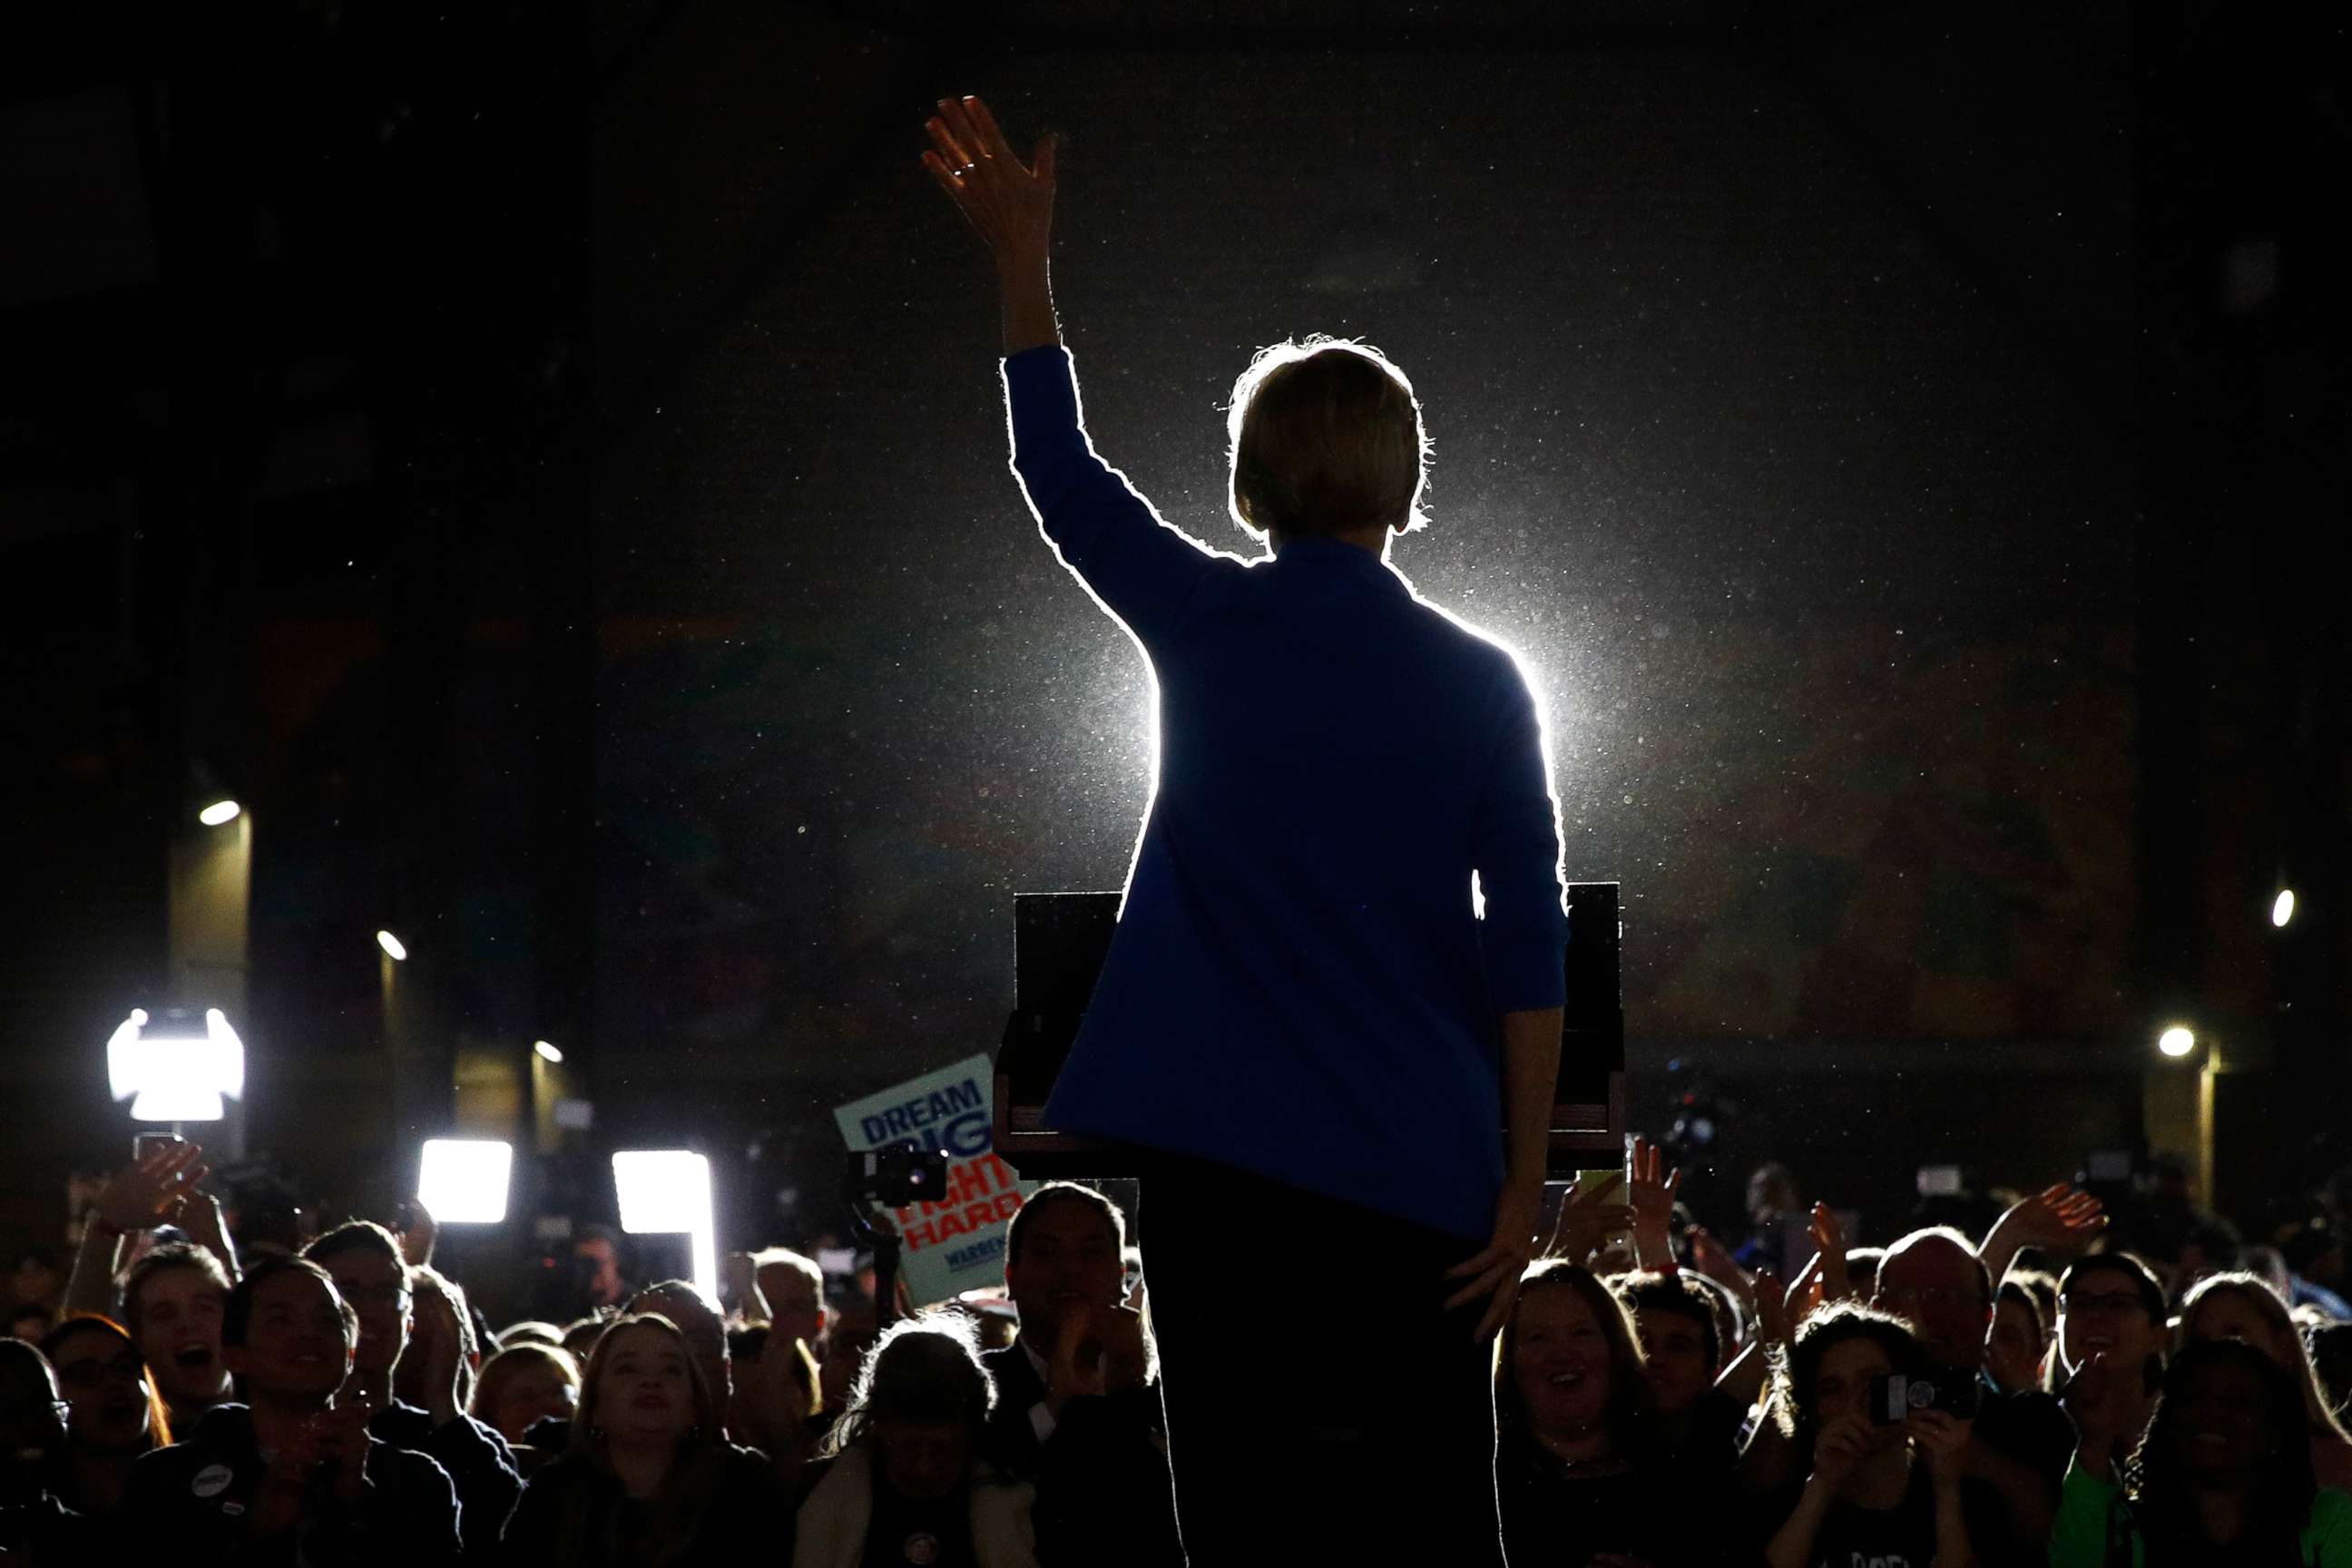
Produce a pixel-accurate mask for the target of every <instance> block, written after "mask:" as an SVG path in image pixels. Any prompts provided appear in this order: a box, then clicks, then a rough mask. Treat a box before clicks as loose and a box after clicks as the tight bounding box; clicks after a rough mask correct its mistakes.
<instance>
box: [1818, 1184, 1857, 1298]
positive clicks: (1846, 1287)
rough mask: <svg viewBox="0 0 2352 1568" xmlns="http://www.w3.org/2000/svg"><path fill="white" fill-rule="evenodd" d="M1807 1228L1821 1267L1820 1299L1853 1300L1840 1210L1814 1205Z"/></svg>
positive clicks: (1820, 1204)
mask: <svg viewBox="0 0 2352 1568" xmlns="http://www.w3.org/2000/svg"><path fill="white" fill-rule="evenodd" d="M1807 1228H1808V1229H1809V1230H1810V1232H1811V1236H1812V1238H1813V1256H1814V1258H1816V1259H1817V1260H1818V1261H1819V1263H1820V1264H1821V1282H1822V1289H1821V1299H1822V1300H1824V1301H1850V1300H1853V1293H1854V1292H1853V1281H1852V1280H1851V1279H1848V1278H1847V1277H1846V1268H1845V1226H1843V1225H1842V1224H1840V1223H1839V1221H1838V1216H1837V1211H1836V1210H1834V1209H1832V1208H1831V1207H1830V1205H1827V1204H1824V1203H1817V1204H1815V1205H1813V1212H1812V1215H1811V1225H1810V1226H1808V1227H1807Z"/></svg>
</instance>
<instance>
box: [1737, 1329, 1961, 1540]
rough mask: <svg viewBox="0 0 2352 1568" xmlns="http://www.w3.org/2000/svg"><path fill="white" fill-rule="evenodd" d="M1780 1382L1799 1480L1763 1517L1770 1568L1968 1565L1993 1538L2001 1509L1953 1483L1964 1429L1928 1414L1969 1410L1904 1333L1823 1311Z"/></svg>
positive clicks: (1953, 1419) (1800, 1338) (1801, 1334)
mask: <svg viewBox="0 0 2352 1568" xmlns="http://www.w3.org/2000/svg"><path fill="white" fill-rule="evenodd" d="M1938 1375H1943V1376H1945V1377H1946V1379H1947V1381H1946V1383H1945V1384H1940V1385H1939V1384H1937V1383H1936V1382H1934V1381H1933V1380H1934V1379H1935V1378H1936V1377H1937V1376H1938ZM1970 1375H1973V1374H1970ZM1781 1379H1782V1387H1781V1390H1780V1393H1781V1398H1780V1401H1779V1408H1780V1410H1781V1411H1783V1412H1786V1413H1787V1416H1786V1418H1787V1419H1789V1420H1790V1421H1791V1423H1792V1426H1791V1429H1790V1432H1789V1436H1790V1441H1791V1443H1792V1444H1793V1446H1794V1447H1795V1450H1796V1452H1797V1454H1798V1455H1799V1456H1800V1458H1801V1464H1802V1467H1803V1468H1804V1469H1805V1471H1806V1476H1805V1479H1804V1481H1803V1483H1802V1485H1801V1487H1800V1488H1798V1489H1797V1491H1796V1495H1795V1496H1793V1497H1789V1496H1786V1495H1784V1496H1783V1497H1782V1499H1781V1500H1780V1505H1779V1506H1777V1507H1775V1508H1774V1509H1772V1510H1770V1512H1769V1514H1768V1516H1767V1517H1768V1520H1769V1519H1772V1518H1777V1520H1778V1523H1777V1526H1776V1527H1775V1528H1773V1530H1772V1531H1771V1534H1770V1536H1769V1539H1768V1541H1767V1542H1766V1543H1765V1548H1764V1556H1765V1560H1766V1561H1767V1562H1768V1563H1769V1564H1770V1565H1771V1568H1849V1565H1850V1564H1852V1563H1905V1564H1908V1565H1909V1568H1965V1565H1969V1564H1973V1563H1976V1562H1978V1558H1977V1556H1976V1552H1975V1548H1974V1545H1973V1542H1975V1541H1976V1540H1977V1539H1978V1538H1979V1536H1980V1535H1984V1536H1987V1537H1988V1538H1990V1535H1991V1534H1992V1533H1993V1532H1995V1531H1998V1529H1999V1510H2000V1498H1999V1497H1998V1495H1997V1494H1994V1493H1993V1492H1991V1491H1990V1489H1988V1488H1986V1487H1984V1486H1983V1485H1982V1484H1981V1483H1979V1482H1972V1481H1969V1479H1967V1478H1966V1476H1965V1475H1964V1474H1963V1468H1962V1464H1961V1458H1960V1456H1961V1451H1962V1450H1963V1449H1964V1448H1965V1447H1967V1445H1968V1441H1969V1435H1970V1434H1969V1427H1970V1421H1969V1417H1967V1416H1964V1415H1955V1414H1953V1413H1952V1412H1951V1411H1950V1410H1949V1409H1946V1408H1938V1405H1945V1404H1949V1403H1961V1404H1965V1403H1967V1402H1966V1401H1965V1400H1954V1399H1952V1398H1951V1394H1952V1390H1951V1388H1950V1386H1949V1382H1948V1373H1939V1371H1938V1369H1937V1368H1935V1367H1934V1366H1933V1365H1932V1363H1930V1362H1929V1360H1928V1357H1927V1351H1926V1348H1925V1347H1924V1346H1923V1345H1922V1344H1921V1343H1920V1341H1919V1338H1918V1336H1917V1335H1916V1334H1914V1333H1913V1332H1912V1331H1911V1326H1910V1325H1909V1324H1908V1323H1906V1321H1903V1320H1902V1319H1901V1318H1898V1317H1895V1316H1894V1315H1893V1314H1891V1313H1887V1312H1882V1311H1878V1310H1874V1309H1873V1308H1868V1307H1859V1306H1854V1305H1853V1304H1851V1303H1840V1304H1837V1305H1833V1306H1830V1307H1827V1308H1824V1309H1823V1310H1821V1311H1819V1312H1816V1313H1814V1314H1813V1315H1812V1316H1811V1317H1810V1318H1808V1319H1806V1320H1805V1322H1804V1324H1803V1326H1801V1328H1799V1329H1798V1331H1797V1336H1796V1341H1795V1343H1794V1345H1793V1346H1792V1348H1791V1349H1790V1353H1789V1357H1788V1360H1787V1361H1786V1363H1784V1364H1783V1367H1782V1372H1781Z"/></svg>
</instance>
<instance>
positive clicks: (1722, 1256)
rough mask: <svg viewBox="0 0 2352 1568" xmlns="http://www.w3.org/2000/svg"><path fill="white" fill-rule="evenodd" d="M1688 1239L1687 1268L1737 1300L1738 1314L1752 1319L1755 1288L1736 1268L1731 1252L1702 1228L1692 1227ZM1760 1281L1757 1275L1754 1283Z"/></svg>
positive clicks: (1746, 1272) (1737, 1266) (1750, 1280)
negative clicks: (1689, 1252)
mask: <svg viewBox="0 0 2352 1568" xmlns="http://www.w3.org/2000/svg"><path fill="white" fill-rule="evenodd" d="M1689 1235H1690V1249H1691V1267H1692V1268H1695V1269H1696V1270H1697V1271H1698V1272H1699V1273H1701V1274H1704V1275H1706V1277H1707V1278H1708V1279H1712V1280H1714V1281H1715V1282H1716V1283H1717V1284H1718V1285H1720V1286H1722V1287H1723V1288H1724V1289H1727V1290H1728V1291H1730V1292H1731V1293H1732V1295H1734V1296H1736V1297H1738V1300H1739V1306H1740V1310H1742V1311H1745V1312H1747V1313H1748V1314H1749V1315H1750V1316H1751V1317H1752V1316H1753V1315H1754V1314H1755V1311H1756V1291H1757V1286H1756V1281H1755V1280H1754V1279H1749V1278H1748V1270H1746V1269H1745V1268H1740V1267H1739V1260H1738V1258H1734V1257H1732V1256H1731V1249H1730V1248H1729V1247H1726V1246H1724V1245H1723V1243H1722V1241H1721V1240H1720V1239H1719V1238H1718V1237H1717V1236H1716V1234H1715V1232H1713V1231H1711V1230H1709V1229H1707V1228H1706V1226H1703V1225H1695V1226H1691V1227H1690V1232H1689ZM1761 1278H1762V1276H1761V1275H1760V1274H1759V1276H1758V1279H1761Z"/></svg>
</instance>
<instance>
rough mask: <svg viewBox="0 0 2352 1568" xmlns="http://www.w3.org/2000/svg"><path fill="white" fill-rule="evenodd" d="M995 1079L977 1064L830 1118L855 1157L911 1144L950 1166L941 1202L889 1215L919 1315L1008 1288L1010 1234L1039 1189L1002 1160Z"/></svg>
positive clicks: (980, 1060) (855, 1104)
mask: <svg viewBox="0 0 2352 1568" xmlns="http://www.w3.org/2000/svg"><path fill="white" fill-rule="evenodd" d="M995 1073H996V1069H995V1068H994V1066H993V1065H992V1063H991V1062H990V1061H989V1059H988V1058H987V1057H985V1056H975V1057H971V1058H967V1059H965V1060H963V1061H960V1062H958V1063H956V1064H955V1065H954V1066H953V1067H945V1068H940V1069H939V1070H938V1071H936V1072H927V1073H925V1074H924V1075H923V1076H922V1077H920V1078H914V1079H908V1080H907V1081H906V1082H904V1083H902V1084H899V1085H898V1086H896V1087H895V1088H891V1089H884V1090H882V1092H880V1093H879V1094H869V1095H867V1096H866V1098H865V1099H863V1100H852V1101H850V1102H849V1103H848V1104H847V1105H845V1106H842V1107H840V1108H839V1109H837V1110H835V1111H834V1113H833V1115H834V1120H835V1121H838V1122H839V1123H840V1124H841V1136H842V1138H843V1139H844V1140H845V1142H847V1143H848V1144H849V1147H850V1151H851V1152H853V1153H858V1152H864V1151H866V1150H868V1149H880V1148H886V1147H887V1146H888V1145H890V1144H893V1143H904V1142H909V1141H912V1142H918V1143H920V1144H922V1145H924V1146H925V1147H926V1148H932V1149H939V1150H942V1151H944V1152H946V1154H947V1157H948V1182H947V1187H946V1190H945V1191H943V1192H941V1193H940V1195H939V1197H938V1198H937V1199H936V1200H932V1201H926V1202H923V1203H919V1204H915V1205H911V1206H909V1207H907V1208H901V1209H893V1210H892V1211H891V1213H892V1214H893V1215H896V1216H897V1219H898V1237H899V1240H900V1243H901V1247H900V1250H899V1254H898V1268H899V1272H900V1274H901V1275H903V1276H904V1277H905V1279H906V1281H907V1292H908V1297H909V1298H910V1299H911V1300H913V1301H914V1303H915V1305H916V1306H918V1307H927V1306H929V1305H930V1304H931V1303H932V1302H934V1301H944V1300H948V1299H949V1298H950V1297H951V1296H954V1295H956V1294H958V1293H959V1292H961V1291H965V1290H970V1289H976V1288H978V1287H980V1286H983V1285H995V1284H998V1283H1001V1282H1002V1281H1003V1279H1004V1240H1005V1227H1006V1224H1007V1222H1009V1221H1010V1220H1011V1219H1012V1218H1013V1215H1014V1214H1015V1213H1016V1212H1017V1211H1018V1210H1019V1209H1020V1207H1021V1205H1022V1202H1023V1200H1024V1199H1025V1198H1027V1197H1028V1195H1029V1194H1031V1193H1033V1192H1034V1191H1036V1188H1037V1184H1036V1183H1034V1182H1024V1181H1022V1180H1020V1179H1019V1178H1018V1177H1016V1176H1015V1175H1014V1174H1013V1167H1012V1166H1010V1165H1008V1164H1006V1163H1004V1162H1003V1160H1002V1159H1000V1158H998V1157H997V1154H996V1152H995V1134H994V1130H993V1127H992V1119H991V1115H990V1106H989V1089H990V1085H991V1084H992V1082H993V1081H994V1078H995Z"/></svg>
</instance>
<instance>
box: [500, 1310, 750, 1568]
mask: <svg viewBox="0 0 2352 1568" xmlns="http://www.w3.org/2000/svg"><path fill="white" fill-rule="evenodd" d="M792 1530H793V1524H792V1509H791V1507H790V1505H789V1501H788V1500H787V1499H786V1498H785V1497H784V1494H783V1489H782V1487H781V1486H780V1485H778V1483H777V1481H776V1479H775V1476H774V1473H773V1472H772V1471H771V1470H770V1469H769V1468H768V1464H767V1461H766V1460H765V1459H764V1458H761V1456H760V1455H758V1454H755V1453H753V1452H751V1450H750V1449H748V1448H738V1447H733V1446H731V1445H730V1444H729V1443H727V1442H726V1441H725V1440H724V1439H723V1438H722V1437H720V1436H719V1405H718V1402H717V1400H715V1399H714V1398H713V1397H712V1396H711V1392H710V1385H709V1383H708V1382H706V1381H705V1380H704V1378H703V1375H702V1372H701V1369H700V1368H699V1367H698V1366H697V1365H696V1364H695V1357H694V1354H693V1352H692V1351H691V1350H690V1348H689V1347H688V1344H687V1342H686V1336H685V1335H684V1334H682V1333H680V1332H679V1331H678V1329H677V1324H675V1323H673V1322H671V1321H669V1320H668V1319H667V1318H664V1317H661V1316H658V1315H656V1314H654V1313H650V1312H647V1313H640V1314H637V1315H635V1316H632V1317H624V1318H621V1319H620V1320H618V1321H615V1322H614V1324H613V1326H612V1327H611V1328H610V1329H609V1330H607V1331H605V1333H604V1338H603V1339H601V1340H600V1341H598V1342H597V1344H596V1350H595V1353H594V1354H593V1355H591V1356H590V1357H589V1358H588V1370H587V1373H586V1374H585V1376H584V1377H583V1380H582V1385H581V1392H580V1415H579V1416H578V1418H577V1419H575V1420H574V1421H573V1422H572V1443H571V1447H569V1448H568V1449H566V1450H565V1452H564V1453H563V1455H562V1458H558V1459H556V1460H555V1461H554V1462H553V1463H551V1464H550V1465H548V1466H547V1467H546V1468H543V1469H541V1471H539V1473H538V1474H536V1475H534V1476H532V1477H531V1479H530V1484H529V1485H528V1486H526V1487H524V1488H523V1493H522V1500H521V1501H520V1502H518V1503H517V1504H515V1510H514V1516H513V1517H512V1518H511V1519H509V1521H507V1526H506V1533H505V1536H504V1546H505V1555H506V1560H507V1561H508V1562H509V1563H517V1564H524V1563H529V1564H539V1563H562V1564H564V1565H565V1568H574V1565H579V1564H587V1565H604V1564H610V1565H613V1568H619V1565H620V1564H623V1563H627V1564H632V1565H640V1564H642V1565H646V1568H688V1565H696V1568H698V1565H700V1564H706V1563H719V1562H721V1561H733V1560H735V1559H737V1558H739V1557H740V1555H741V1553H742V1551H743V1549H744V1547H745V1545H746V1544H747V1543H754V1542H756V1543H757V1544H758V1545H759V1547H760V1549H761V1554H762V1555H763V1556H772V1557H773V1558H775V1559H777V1560H783V1559H787V1558H789V1557H790V1555H791V1552H792V1544H793V1536H792Z"/></svg>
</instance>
